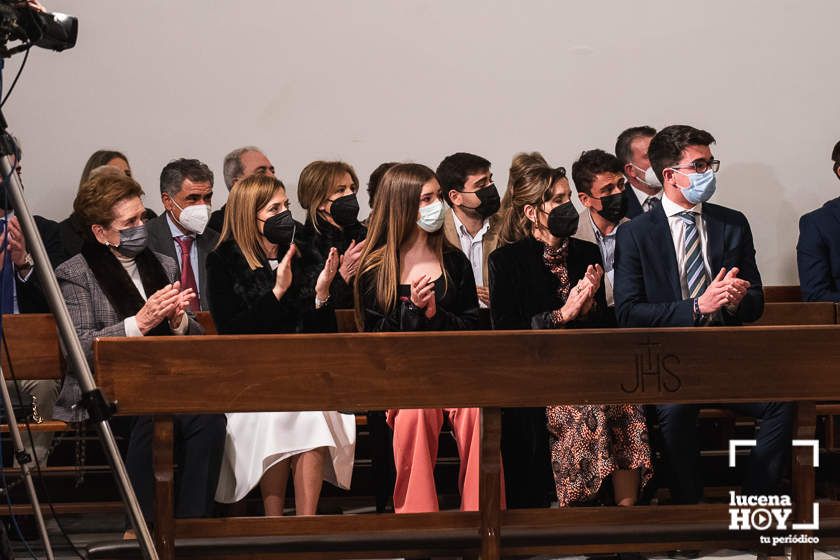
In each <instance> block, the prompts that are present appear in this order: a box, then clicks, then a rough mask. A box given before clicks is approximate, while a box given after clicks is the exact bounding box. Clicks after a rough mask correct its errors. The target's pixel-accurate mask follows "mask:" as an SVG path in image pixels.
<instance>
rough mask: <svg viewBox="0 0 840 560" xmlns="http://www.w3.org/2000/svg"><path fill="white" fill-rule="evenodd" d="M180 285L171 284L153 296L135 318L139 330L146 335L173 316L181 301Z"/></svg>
mask: <svg viewBox="0 0 840 560" xmlns="http://www.w3.org/2000/svg"><path fill="white" fill-rule="evenodd" d="M180 297H181V295H180V284H179V283H178V282H176V283H175V284H169V285H168V286H165V287H163V288H161V289H160V290H158V291H156V292H155V293H153V294H152V296H151V297H150V298H149V299H147V300H146V303H145V304H144V305H143V307H141V308H140V311H138V312H137V314H136V315H135V316H134V319H135V320H136V321H137V328H138V329H140V332H141V333H143V334H144V335H145V334H147V333H148V332H149V331H151V330H152V329H153V328H155V327H156V326H158V325H159V324H161V323H162V322H163V321H164V320H165V319H168V318H169V317H171V316H173V313H174V312H175V310H176V308H177V307H178V303H179V300H180Z"/></svg>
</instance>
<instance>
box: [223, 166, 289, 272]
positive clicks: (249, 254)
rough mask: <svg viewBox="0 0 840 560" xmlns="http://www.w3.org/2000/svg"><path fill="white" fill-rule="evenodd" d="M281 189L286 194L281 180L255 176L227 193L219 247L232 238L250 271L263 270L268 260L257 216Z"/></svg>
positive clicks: (235, 185) (266, 176) (238, 183)
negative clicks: (261, 243) (264, 260)
mask: <svg viewBox="0 0 840 560" xmlns="http://www.w3.org/2000/svg"><path fill="white" fill-rule="evenodd" d="M280 189H283V191H285V190H286V187H285V186H283V183H282V182H281V181H280V180H279V179H275V178H274V177H271V176H269V175H260V174H254V175H249V176H248V177H245V178H244V179H242V180H241V181H237V182H236V183H235V184H234V185H233V188H232V189H230V193H229V194H228V199H227V207H226V209H225V221H224V225H222V233H221V235H220V236H219V243H218V245H216V246H217V247H218V246H219V245H221V244H222V242H224V241H226V240H228V239H230V238H233V240H234V241H235V242H236V244H237V245H238V246H239V250H240V251H242V255H243V256H244V257H245V260H246V261H247V262H248V266H249V267H251V270H256V269H257V268H260V267H261V266H262V260H263V259H264V258H265V254H264V253H263V249H262V245H260V230H259V228H257V214H258V213H259V211H260V209H262V208H263V207H264V206H266V205H267V204H268V203H269V202H270V201H271V199H272V197H273V196H274V195H275V194H276V193H277V191H279V190H280Z"/></svg>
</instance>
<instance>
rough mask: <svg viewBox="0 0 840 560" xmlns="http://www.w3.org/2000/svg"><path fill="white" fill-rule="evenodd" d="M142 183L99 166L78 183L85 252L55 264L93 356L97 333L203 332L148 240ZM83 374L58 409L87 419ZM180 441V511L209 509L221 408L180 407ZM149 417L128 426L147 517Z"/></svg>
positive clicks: (70, 417)
mask: <svg viewBox="0 0 840 560" xmlns="http://www.w3.org/2000/svg"><path fill="white" fill-rule="evenodd" d="M142 195H143V190H142V188H141V187H140V185H139V184H138V183H137V182H136V181H134V180H133V179H132V178H130V177H127V176H125V175H123V174H119V173H102V174H99V175H96V176H95V177H94V178H92V179H90V180H88V181H87V182H86V183H85V184H84V185H82V187H81V188H80V189H79V192H78V194H77V196H76V199H75V201H74V202H73V209H74V211H75V212H76V214H77V215H78V216H79V217H80V219H81V220H82V221H83V223H84V230H83V236H84V241H83V245H82V251H81V253H80V254H78V255H76V256H75V257H73V258H71V259H70V260H68V261H66V262H64V263H63V264H62V265H60V266H59V267H58V269H56V276H57V277H58V282H59V285H60V286H61V291H62V294H63V295H64V299H65V301H66V303H67V309H68V311H69V313H70V317H71V319H72V320H73V324H74V325H75V327H76V332H77V333H78V335H79V339H80V341H81V343H82V347H83V348H84V350H85V353H86V355H87V358H88V360H89V361H92V351H93V341H94V340H95V339H96V338H98V337H103V336H173V335H177V336H182V335H193V334H201V333H202V332H203V330H202V328H201V326H200V325H199V324H198V322H197V321H196V320H195V318H194V317H192V315H191V314H190V313H189V312H188V311H187V309H188V308H189V305H190V302H191V301H192V300H193V299H194V298H195V294H194V293H193V292H192V290H181V287H180V285H179V283H178V282H177V281H175V280H176V278H177V266H176V264H175V261H174V260H172V259H171V258H170V257H167V256H165V255H161V254H159V253H154V252H153V251H151V250H150V249H148V248H147V246H146V239H147V234H146V225H145V223H144V221H143V214H144V212H145V208H144V207H143V202H142V201H141V198H140V197H141V196H142ZM81 398H82V392H81V388H80V386H79V383H78V379H77V378H76V377H75V376H74V374H73V372H72V371H68V372H67V375H65V378H64V383H63V386H62V388H61V394H60V395H59V397H58V400H57V401H56V405H55V410H54V413H53V415H54V417H55V418H57V419H59V420H64V421H65V422H74V423H76V422H82V421H84V420H86V419H87V411H85V410H84V409H83V408H82V407H81V406H78V404H79V402H80V400H81ZM175 422H176V426H175V430H176V445H180V446H181V447H182V450H183V451H182V452H183V457H184V460H183V462H182V463H181V464H182V467H183V473H182V474H183V476H182V477H181V480H182V484H181V488H180V489H178V495H177V503H176V516H179V517H203V516H207V515H209V514H210V513H211V512H212V507H213V494H214V492H215V489H216V482H217V479H218V474H219V465H220V463H221V457H222V450H223V446H224V435H225V417H224V415H180V416H177V417H176V419H175ZM151 436H152V422H151V418H149V417H140V418H137V419H136V421H135V423H134V426H133V428H132V430H131V437H130V440H129V448H128V456H127V459H126V468H127V470H128V474H129V477H130V478H131V482H132V485H133V486H134V491H135V493H136V494H137V498H138V500H139V502H140V506H141V508H142V509H143V513H144V515H145V516H146V518H147V520H149V521H152V512H153V496H154V494H153V474H152V450H151Z"/></svg>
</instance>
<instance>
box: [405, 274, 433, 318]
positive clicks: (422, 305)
mask: <svg viewBox="0 0 840 560" xmlns="http://www.w3.org/2000/svg"><path fill="white" fill-rule="evenodd" d="M411 303H413V304H414V306H415V307H417V308H418V309H423V310H424V311H425V315H426V318H427V319H431V318H432V317H434V316H435V313H437V303H436V302H435V283H434V282H432V277H431V276H429V275H428V274H424V275H423V276H421V277H420V278H418V279H417V280H415V281H414V282H412V283H411Z"/></svg>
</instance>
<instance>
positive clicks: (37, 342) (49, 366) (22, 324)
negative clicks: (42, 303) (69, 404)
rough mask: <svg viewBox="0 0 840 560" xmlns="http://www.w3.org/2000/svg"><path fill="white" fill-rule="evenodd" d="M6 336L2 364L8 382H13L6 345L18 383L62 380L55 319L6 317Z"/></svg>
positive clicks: (32, 315) (1, 349) (1, 358)
mask: <svg viewBox="0 0 840 560" xmlns="http://www.w3.org/2000/svg"><path fill="white" fill-rule="evenodd" d="M3 334H4V338H5V343H4V344H3V346H2V347H0V353H2V357H0V363H2V366H3V371H4V373H5V375H6V379H11V378H12V375H11V372H10V371H9V362H8V359H7V356H6V347H5V346H6V344H8V350H9V357H11V359H12V366H13V367H14V373H15V377H16V378H17V379H61V377H62V375H63V374H64V368H63V367H62V360H61V347H60V346H59V342H58V331H57V330H56V326H55V321H54V320H53V317H52V315H48V314H41V313H38V314H21V315H4V316H3Z"/></svg>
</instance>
